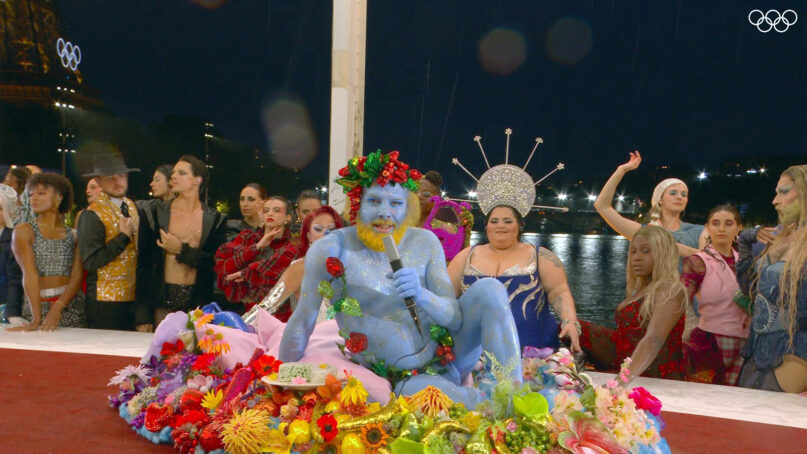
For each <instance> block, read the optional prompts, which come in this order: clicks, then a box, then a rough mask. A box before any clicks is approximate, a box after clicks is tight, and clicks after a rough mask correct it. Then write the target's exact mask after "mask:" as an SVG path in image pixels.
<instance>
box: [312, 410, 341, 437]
mask: <svg viewBox="0 0 807 454" xmlns="http://www.w3.org/2000/svg"><path fill="white" fill-rule="evenodd" d="M317 425H318V426H319V433H320V435H322V438H323V439H324V440H325V443H330V442H331V440H333V439H334V438H336V435H337V434H339V429H337V428H336V418H334V417H333V415H332V414H330V413H329V414H327V415H322V416H320V418H319V419H318V420H317Z"/></svg>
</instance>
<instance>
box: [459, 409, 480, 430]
mask: <svg viewBox="0 0 807 454" xmlns="http://www.w3.org/2000/svg"><path fill="white" fill-rule="evenodd" d="M481 422H482V415H480V414H479V413H476V412H473V411H469V412H468V413H466V414H465V416H464V417H463V418H462V425H463V426H465V427H467V428H468V429H469V430H470V431H471V432H476V429H478V428H479V424H480V423H481Z"/></svg>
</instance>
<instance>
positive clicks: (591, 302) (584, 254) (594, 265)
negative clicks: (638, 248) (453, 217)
mask: <svg viewBox="0 0 807 454" xmlns="http://www.w3.org/2000/svg"><path fill="white" fill-rule="evenodd" d="M483 239H484V235H483V234H482V233H480V232H473V234H472V235H471V244H477V243H479V242H480V241H482V240H483ZM523 240H524V241H525V242H527V243H530V244H534V245H540V246H543V247H545V248H547V249H549V250H550V251H552V252H554V253H555V254H557V255H558V258H560V260H561V261H562V262H563V265H564V266H565V267H566V275H567V277H568V279H569V287H570V288H571V290H572V296H573V297H574V302H575V306H576V307H577V316H578V318H580V319H582V320H588V321H592V322H595V323H600V324H603V325H607V326H614V311H615V310H616V307H617V305H618V304H619V302H620V301H621V300H622V298H624V296H625V261H626V259H627V254H628V245H629V242H628V240H626V239H625V238H623V237H621V236H619V235H584V234H566V233H555V234H540V233H525V234H524V236H523Z"/></svg>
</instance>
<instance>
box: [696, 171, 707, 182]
mask: <svg viewBox="0 0 807 454" xmlns="http://www.w3.org/2000/svg"><path fill="white" fill-rule="evenodd" d="M707 176H708V175H706V172H701V173H699V174H698V179H699V180H701V181H703V180H705V179H706V177H707Z"/></svg>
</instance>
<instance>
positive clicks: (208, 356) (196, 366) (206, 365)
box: [191, 353, 216, 374]
mask: <svg viewBox="0 0 807 454" xmlns="http://www.w3.org/2000/svg"><path fill="white" fill-rule="evenodd" d="M215 360H216V355H215V354H214V353H205V354H203V355H199V356H198V357H196V361H194V362H193V365H191V370H195V371H199V372H202V373H205V374H207V373H209V372H210V365H211V364H213V361H215Z"/></svg>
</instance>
